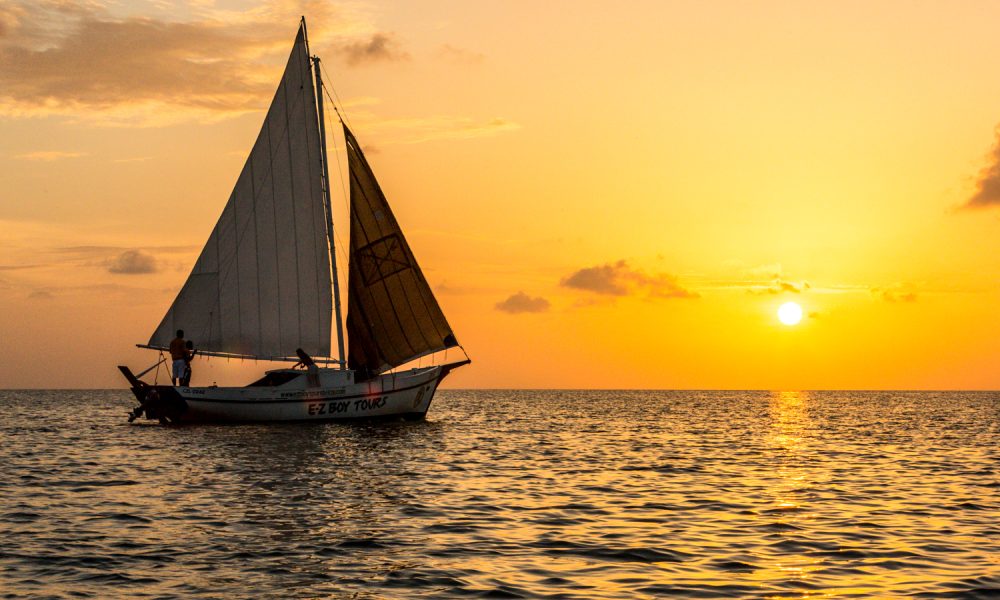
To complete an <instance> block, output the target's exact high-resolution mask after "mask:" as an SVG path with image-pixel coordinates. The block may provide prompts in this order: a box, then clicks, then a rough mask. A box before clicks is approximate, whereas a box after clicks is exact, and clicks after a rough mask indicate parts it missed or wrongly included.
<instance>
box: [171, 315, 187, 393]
mask: <svg viewBox="0 0 1000 600" xmlns="http://www.w3.org/2000/svg"><path fill="white" fill-rule="evenodd" d="M187 355H188V351H187V347H186V346H185V344H184V330H183V329H178V330H177V337H175V338H174V339H173V340H171V341H170V358H171V359H173V361H174V369H173V374H174V376H173V379H171V380H170V382H171V384H173V385H180V384H181V382H182V381H184V371H185V370H186V369H187Z"/></svg>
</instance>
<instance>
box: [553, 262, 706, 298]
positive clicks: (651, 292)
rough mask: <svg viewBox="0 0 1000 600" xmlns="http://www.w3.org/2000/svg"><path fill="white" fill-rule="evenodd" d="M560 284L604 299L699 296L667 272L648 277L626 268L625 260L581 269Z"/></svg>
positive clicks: (640, 272) (641, 272)
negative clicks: (599, 295)
mask: <svg viewBox="0 0 1000 600" xmlns="http://www.w3.org/2000/svg"><path fill="white" fill-rule="evenodd" d="M560 285H562V286H563V287H568V288H572V289H577V290H584V291H588V292H593V293H595V294H601V295H605V296H628V295H645V296H646V297H648V298H697V297H698V294H697V293H696V292H693V291H691V290H688V289H686V288H684V287H683V286H681V285H680V284H679V283H678V282H677V278H676V277H674V276H673V275H669V274H667V273H658V274H654V275H649V274H646V273H644V272H643V271H640V270H637V269H633V268H631V267H629V266H628V263H627V262H626V261H624V260H619V261H618V262H616V263H608V264H604V265H598V266H596V267H586V268H583V269H580V270H578V271H575V272H573V273H571V274H570V275H568V276H566V277H565V278H563V280H562V281H561V282H560Z"/></svg>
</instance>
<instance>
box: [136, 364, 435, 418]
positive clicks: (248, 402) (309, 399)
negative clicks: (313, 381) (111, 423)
mask: <svg viewBox="0 0 1000 600" xmlns="http://www.w3.org/2000/svg"><path fill="white" fill-rule="evenodd" d="M449 371H450V369H449V368H448V366H434V367H427V368H423V369H414V370H412V371H407V372H404V373H396V374H386V375H380V376H378V377H375V378H374V379H371V380H368V381H365V382H362V383H352V384H348V385H342V386H337V387H319V388H306V389H293V390H286V389H282V388H281V387H254V386H250V387H242V388H221V387H201V388H195V387H172V386H145V387H133V388H132V391H133V392H134V393H135V395H136V398H137V399H138V400H139V402H140V403H141V404H143V406H144V407H145V408H146V410H145V415H146V417H147V418H149V419H161V420H167V421H168V422H170V423H218V422H230V423H253V422H258V423H259V422H268V423H274V422H286V421H335V420H354V419H391V418H402V419H423V418H424V415H426V414H427V410H428V409H429V408H430V405H431V401H432V400H433V398H434V393H435V392H436V391H437V387H438V385H439V384H440V383H441V380H442V379H443V378H444V377H445V375H447V374H448V372H449ZM151 390H155V394H154V402H152V403H150V402H149V394H150V391H151Z"/></svg>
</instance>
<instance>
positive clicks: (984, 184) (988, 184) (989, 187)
mask: <svg viewBox="0 0 1000 600" xmlns="http://www.w3.org/2000/svg"><path fill="white" fill-rule="evenodd" d="M995 136H996V140H995V142H994V144H993V149H992V150H991V151H990V155H989V159H988V160H989V164H987V165H986V166H985V167H983V168H982V170H981V171H979V177H978V178H977V180H976V192H975V193H974V194H973V195H972V197H970V198H969V199H968V200H967V201H966V203H965V204H963V205H962V208H966V209H977V208H988V207H991V206H1000V126H998V127H997V129H996V131H995Z"/></svg>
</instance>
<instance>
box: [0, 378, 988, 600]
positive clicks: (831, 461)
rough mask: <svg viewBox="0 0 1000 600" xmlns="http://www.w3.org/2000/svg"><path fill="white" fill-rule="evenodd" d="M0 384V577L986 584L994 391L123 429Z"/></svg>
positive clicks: (670, 588) (76, 589) (358, 584)
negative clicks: (423, 419) (370, 421)
mask: <svg viewBox="0 0 1000 600" xmlns="http://www.w3.org/2000/svg"><path fill="white" fill-rule="evenodd" d="M129 405H130V400H129V398H128V395H127V394H126V393H124V392H120V391H110V392H90V391H86V392H83V391H58V392H0V411H2V414H3V418H2V420H0V440H2V441H3V443H2V444H0V464H2V465H3V469H0V589H2V590H3V593H4V595H5V597H29V598H30V597H39V598H41V597H45V598H49V597H58V598H109V597H122V598H177V597H183V598H218V597H281V598H316V597H330V598H397V597H398V598H445V597H456V598H458V597H462V598H469V597H472V598H654V597H685V598H720V597H729V598H733V597H747V598H759V597H774V598H790V597H797V598H801V597H813V596H826V597H840V596H854V597H887V596H892V597H896V596H912V597H918V598H1000V519H998V518H997V515H998V514H1000V469H998V467H997V465H998V464H1000V460H998V459H1000V449H998V448H1000V444H998V443H997V442H998V433H1000V395H998V394H994V393H938V392H934V393H898V392H810V393H805V392H781V393H768V392H566V391H544V392H537V391H475V392H473V391H446V392H441V393H440V397H439V398H438V399H437V400H436V401H435V406H434V408H433V409H432V410H431V413H430V419H429V420H428V421H426V422H420V423H390V424H382V425H379V424H363V425H342V424H305V425H279V426H257V425H247V426H207V425H206V426H192V427H183V428H162V427H158V426H128V425H126V424H125V423H124V422H123V417H122V415H123V408H125V407H128V406H129Z"/></svg>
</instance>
